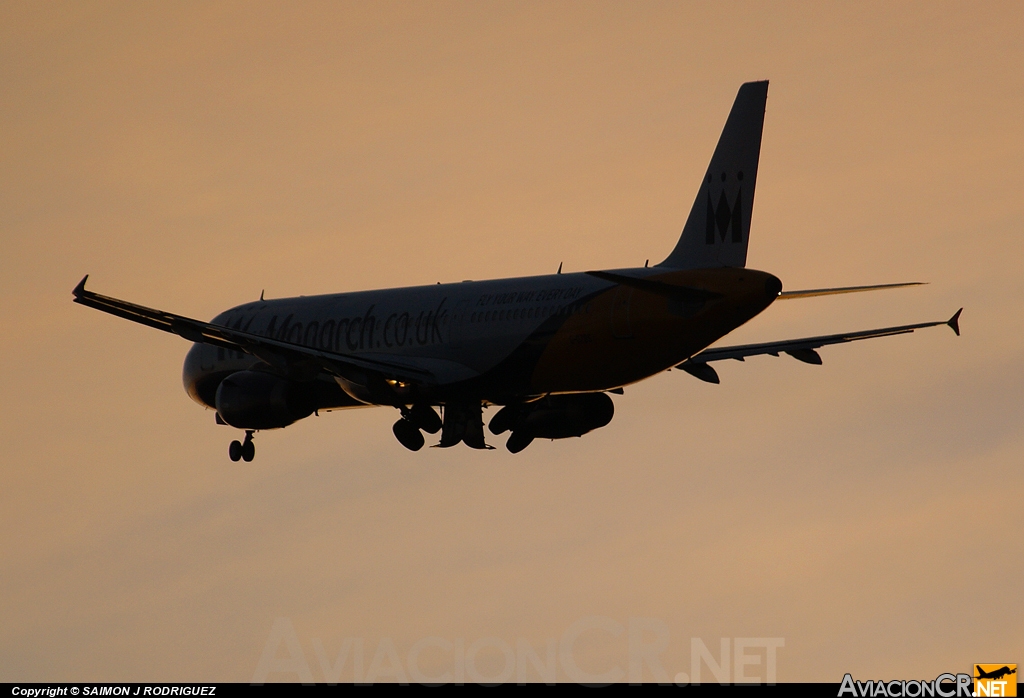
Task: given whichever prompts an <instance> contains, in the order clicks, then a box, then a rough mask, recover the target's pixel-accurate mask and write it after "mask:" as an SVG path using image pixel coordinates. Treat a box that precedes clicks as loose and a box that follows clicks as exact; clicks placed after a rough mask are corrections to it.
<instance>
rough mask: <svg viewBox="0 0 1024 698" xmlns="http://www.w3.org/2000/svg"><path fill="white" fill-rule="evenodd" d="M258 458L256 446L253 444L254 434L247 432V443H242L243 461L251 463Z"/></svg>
mask: <svg viewBox="0 0 1024 698" xmlns="http://www.w3.org/2000/svg"><path fill="white" fill-rule="evenodd" d="M255 457H256V444H254V443H253V442H252V432H251V431H246V432H245V441H243V442H242V460H244V461H245V462H246V463H251V462H252V459H253V458H255Z"/></svg>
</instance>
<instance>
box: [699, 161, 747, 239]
mask: <svg viewBox="0 0 1024 698" xmlns="http://www.w3.org/2000/svg"><path fill="white" fill-rule="evenodd" d="M722 177H723V178H724V177H725V175H724V174H723V175H722ZM708 179H709V180H710V177H709V178H708ZM738 179H740V180H742V179H743V173H742V172H741V173H740V174H739V176H738ZM708 184H709V186H708V189H707V211H706V213H705V215H706V224H705V235H704V243H705V244H707V245H714V244H715V237H716V235H715V231H716V230H717V231H718V235H717V237H719V238H720V239H721V241H722V242H725V241H726V238H727V237H730V235H729V233H730V231H731V233H732V235H731V240H730V242H743V189H742V188H741V189H739V190H738V191H737V192H736V203H734V204H733V205H732V206H730V205H729V197H728V196H727V195H726V193H725V190H724V189H723V190H722V193H721V194H719V196H718V205H717V206H715V205H713V204H712V200H711V187H710V181H709V182H708Z"/></svg>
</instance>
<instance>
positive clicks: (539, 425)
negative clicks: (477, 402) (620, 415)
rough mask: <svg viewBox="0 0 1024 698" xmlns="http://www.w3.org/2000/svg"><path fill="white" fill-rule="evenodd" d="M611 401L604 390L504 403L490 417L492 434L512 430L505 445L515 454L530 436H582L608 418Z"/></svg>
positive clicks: (601, 424)
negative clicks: (504, 405)
mask: <svg viewBox="0 0 1024 698" xmlns="http://www.w3.org/2000/svg"><path fill="white" fill-rule="evenodd" d="M614 414H615V403H613V402H612V399H611V398H610V397H608V396H607V395H606V394H604V393H581V394H576V395H549V396H547V397H546V398H544V399H542V400H538V401H537V402H531V403H527V404H519V405H508V406H506V407H504V408H502V409H501V410H500V411H499V412H498V414H496V415H494V418H493V419H492V420H491V423H490V425H489V429H490V430H491V432H492V433H494V434H501V433H502V432H505V431H508V430H509V429H511V430H512V435H511V436H510V437H509V439H508V441H507V442H506V444H505V446H506V448H508V450H509V451H511V452H512V453H518V452H519V451H522V450H523V449H524V448H526V447H527V446H529V445H530V442H531V441H533V440H534V439H567V438H569V437H571V436H583V435H584V434H586V433H587V432H589V431H593V430H594V429H600V428H601V427H603V426H605V425H606V424H608V422H610V421H612V416H613V415H614Z"/></svg>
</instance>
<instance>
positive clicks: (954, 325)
mask: <svg viewBox="0 0 1024 698" xmlns="http://www.w3.org/2000/svg"><path fill="white" fill-rule="evenodd" d="M962 312H964V309H963V308H960V310H958V311H956V314H955V315H953V317H951V318H949V320H947V321H946V324H947V325H949V326H950V328H951V329H952V330H953V331H954V332H956V336H957V337H959V336H960V313H962Z"/></svg>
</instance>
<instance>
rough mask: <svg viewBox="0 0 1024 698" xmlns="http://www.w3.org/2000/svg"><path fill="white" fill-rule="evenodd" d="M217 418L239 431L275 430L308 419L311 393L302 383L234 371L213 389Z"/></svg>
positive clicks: (253, 372) (311, 403)
mask: <svg viewBox="0 0 1024 698" xmlns="http://www.w3.org/2000/svg"><path fill="white" fill-rule="evenodd" d="M216 403H217V414H219V415H220V418H221V419H223V420H224V421H225V422H227V423H228V424H230V425H231V426H233V427H237V428H239V429H277V428H280V427H286V426H288V425H289V424H291V423H292V422H295V421H298V420H300V419H303V418H305V417H308V416H309V415H311V414H312V413H313V410H314V409H315V407H316V405H315V399H314V397H313V394H312V391H310V390H309V389H307V387H306V386H304V385H303V384H302V383H297V382H295V381H290V380H287V379H284V378H280V377H278V376H275V375H273V374H271V373H265V372H262V371H238V372H236V373H232V374H231V375H230V376H228V377H227V378H225V379H224V380H223V381H221V383H220V386H218V388H217V399H216Z"/></svg>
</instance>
